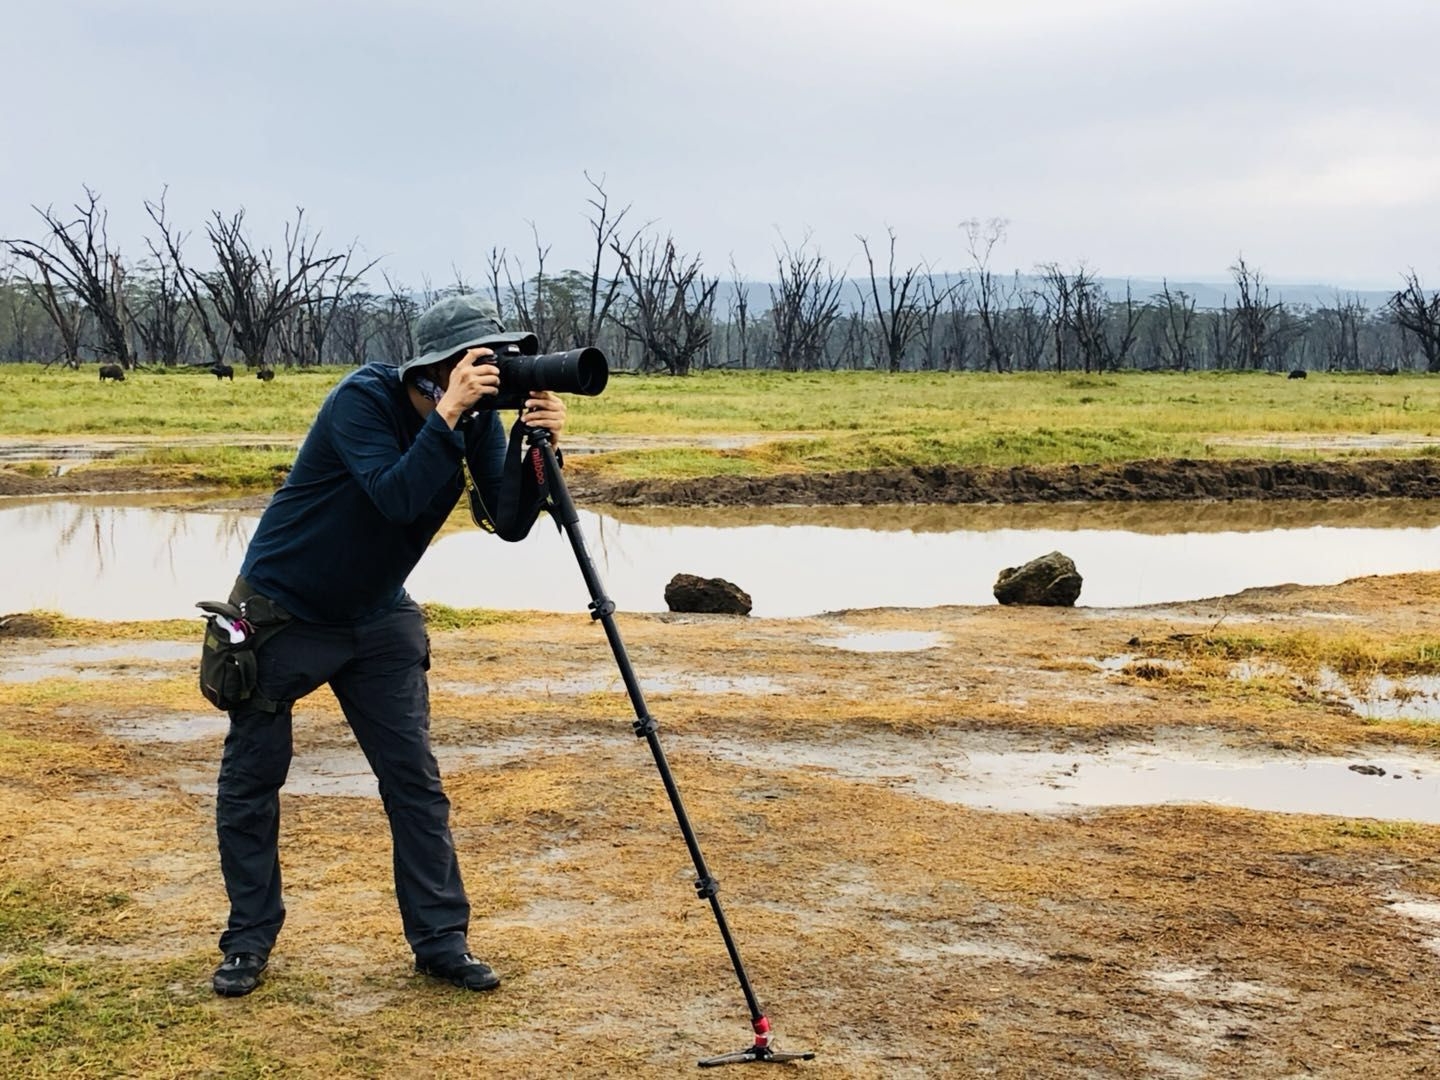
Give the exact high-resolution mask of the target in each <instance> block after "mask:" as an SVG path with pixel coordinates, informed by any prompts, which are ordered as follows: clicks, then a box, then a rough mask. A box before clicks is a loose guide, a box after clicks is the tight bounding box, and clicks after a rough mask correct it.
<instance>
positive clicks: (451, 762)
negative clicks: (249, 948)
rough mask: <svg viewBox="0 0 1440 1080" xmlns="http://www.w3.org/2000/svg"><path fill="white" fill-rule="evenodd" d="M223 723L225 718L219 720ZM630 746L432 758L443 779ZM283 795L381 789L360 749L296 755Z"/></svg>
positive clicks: (506, 746) (573, 743) (444, 752)
mask: <svg viewBox="0 0 1440 1080" xmlns="http://www.w3.org/2000/svg"><path fill="white" fill-rule="evenodd" d="M221 719H222V720H223V717H222V718H221ZM631 741H632V740H629V739H622V738H621V737H620V736H618V735H617V736H615V737H614V738H602V737H598V736H593V735H566V736H559V737H554V736H550V735H546V736H544V737H543V738H535V739H497V740H495V742H493V743H490V744H488V745H486V746H437V747H435V758H436V760H437V761H438V762H439V763H440V771H441V774H442V775H445V774H448V773H451V772H455V771H457V770H461V769H474V768H495V767H498V766H501V765H509V764H511V763H513V762H516V761H522V760H524V759H525V758H527V757H530V756H532V755H534V754H537V753H544V754H547V755H548V754H585V755H593V754H594V753H595V752H596V751H597V750H599V749H601V748H603V747H605V746H607V745H609V746H611V747H615V746H621V745H629V744H630V742H631ZM180 786H181V789H182V790H184V791H186V792H188V793H190V794H192V795H213V794H215V782H214V778H213V776H210V777H206V778H205V779H204V780H199V779H194V780H191V781H188V782H185V783H182V784H181V785H180ZM283 790H284V793H285V794H287V795H332V796H342V797H347V798H361V799H378V798H379V797H380V789H379V787H378V785H377V784H376V781H375V775H374V774H373V773H372V772H371V771H370V763H369V762H367V761H366V760H365V755H364V754H362V753H361V752H360V750H359V749H358V748H356V749H354V750H343V751H340V752H338V753H337V752H333V751H332V752H329V753H326V754H316V753H299V754H296V755H295V757H294V759H293V760H292V761H291V762H290V772H289V774H288V775H287V777H286V779H285V787H284V789H283Z"/></svg>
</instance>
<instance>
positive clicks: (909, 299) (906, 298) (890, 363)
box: [855, 228, 924, 372]
mask: <svg viewBox="0 0 1440 1080" xmlns="http://www.w3.org/2000/svg"><path fill="white" fill-rule="evenodd" d="M885 231H886V234H887V235H888V236H889V237H890V261H889V264H888V266H887V268H886V274H885V298H884V300H881V298H880V282H879V279H877V278H876V276H875V259H874V257H873V256H872V255H871V254H870V241H869V240H868V239H866V238H865V237H863V236H858V235H857V236H856V239H857V240H859V241H860V248H861V250H863V251H864V252H865V265H866V266H867V267H868V269H869V278H870V298H871V299H872V300H874V301H875V321H876V323H877V324H879V328H880V345H881V348H883V349H884V350H885V362H886V368H887V370H889V371H892V372H893V371H900V370H901V369H902V368H903V367H904V366H905V351H906V350H907V349H908V348H909V347H910V343H911V342H912V341H914V340H915V337H916V335H918V334H919V333H920V330H921V327H922V325H923V319H924V312H923V311H922V310H921V308H920V306H919V304H918V303H917V302H916V299H917V297H916V294H917V293H918V292H919V291H920V290H919V278H920V268H919V267H918V266H911V267H909V268H908V269H906V270H904V271H903V272H902V273H901V275H900V276H899V277H898V278H897V277H896V276H895V230H894V229H890V228H887V229H886V230H885ZM855 290H856V292H860V285H859V283H858V282H857V283H856V285H855ZM860 299H861V301H862V302H863V301H864V299H865V297H864V294H863V293H862V294H861V297H860Z"/></svg>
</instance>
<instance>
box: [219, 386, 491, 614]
mask: <svg viewBox="0 0 1440 1080" xmlns="http://www.w3.org/2000/svg"><path fill="white" fill-rule="evenodd" d="M462 456H463V457H465V458H467V459H468V461H469V464H470V470H471V475H473V476H474V478H475V482H476V483H477V484H478V485H479V487H480V493H481V496H482V497H483V498H484V499H485V501H486V503H487V504H488V505H494V502H495V497H496V494H497V493H498V490H499V484H500V474H501V470H502V468H503V466H504V463H505V433H504V431H503V430H502V429H501V426H500V420H499V418H498V417H497V416H496V414H495V413H494V412H483V413H481V414H479V416H478V417H477V418H476V419H475V420H473V421H471V422H470V423H468V424H466V425H463V426H462V428H461V429H460V430H455V431H452V430H451V429H450V428H449V427H448V426H447V425H446V423H445V421H444V420H443V419H441V417H440V415H439V414H438V413H431V414H430V416H428V417H426V418H425V419H423V420H422V419H421V417H420V414H419V413H418V412H416V410H415V406H414V404H413V403H412V402H411V401H410V397H409V395H408V394H407V393H406V391H405V387H404V384H403V383H402V382H401V381H400V378H399V376H398V374H397V372H396V369H395V368H394V367H391V366H389V365H386V364H368V365H366V366H365V367H362V368H359V369H358V370H356V371H354V372H352V373H351V374H349V375H347V376H346V377H345V378H344V379H342V380H341V381H340V383H339V384H337V385H336V387H335V389H333V390H332V391H331V392H330V394H329V396H328V397H326V399H325V402H324V404H322V405H321V406H320V411H319V412H318V413H317V414H316V416H315V422H314V424H313V425H312V426H311V428H310V433H309V434H308V435H307V436H306V437H305V441H304V443H303V444H302V445H301V447H300V453H299V455H298V456H297V457H296V458H295V465H294V467H293V468H292V469H291V470H290V475H289V477H288V479H286V481H285V484H284V486H283V487H281V488H280V490H279V491H277V492H276V493H275V497H274V498H273V499H272V500H271V502H270V505H269V506H268V507H266V509H265V513H264V514H263V515H261V518H260V524H259V526H258V527H257V528H256V530H255V535H254V537H252V538H251V540H250V547H249V549H248V550H247V552H246V554H245V561H244V563H243V564H242V565H241V568H240V576H241V577H243V578H244V579H245V580H246V581H248V582H249V583H250V585H251V587H252V588H254V590H255V591H256V592H257V593H260V594H261V595H262V596H266V597H269V598H270V599H271V600H274V601H275V602H276V603H278V604H280V605H281V606H282V607H284V608H286V609H287V610H288V611H289V612H290V613H291V614H292V615H294V616H295V617H297V618H299V619H304V620H305V621H307V622H326V623H333V622H349V621H353V620H357V619H363V618H365V617H366V616H369V615H373V614H376V613H377V612H381V611H387V610H389V609H390V608H393V607H394V606H395V605H396V604H398V603H399V602H400V601H401V600H402V599H403V598H404V596H405V590H404V586H405V579H406V578H407V577H408V576H409V575H410V571H411V570H413V569H414V568H415V564H416V563H418V562H419V561H420V556H421V555H423V554H424V553H425V548H426V547H427V546H428V545H429V543H430V540H431V539H432V538H433V537H434V535H435V533H436V532H438V531H439V529H440V526H441V525H442V524H444V522H445V519H446V518H447V517H448V516H449V515H450V511H451V510H453V509H454V508H455V504H456V503H457V502H458V501H459V499H460V496H461V494H462V493H463V492H464V490H465V484H464V476H463V473H462V471H461V467H460V464H461V459H462Z"/></svg>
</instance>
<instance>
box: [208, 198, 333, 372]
mask: <svg viewBox="0 0 1440 1080" xmlns="http://www.w3.org/2000/svg"><path fill="white" fill-rule="evenodd" d="M304 217H305V211H304V210H303V209H297V210H296V213H295V224H294V227H293V228H292V227H291V226H290V225H289V224H287V225H286V226H285V262H284V265H283V266H281V265H280V264H279V263H277V262H276V259H275V256H274V253H273V252H272V251H271V250H270V249H269V248H263V247H262V248H260V249H258V250H257V249H256V248H254V247H253V246H252V245H251V243H250V239H249V237H248V236H247V235H246V233H245V211H244V210H240V211H237V212H236V213H235V214H234V215H232V216H231V217H229V218H228V219H227V218H225V217H223V216H222V215H221V214H220V213H219V211H216V212H215V213H214V215H213V217H212V219H211V221H210V222H208V223H207V224H206V226H205V231H206V234H207V235H208V236H209V238H210V244H211V247H212V248H214V251H215V261H216V262H217V263H218V268H217V269H216V270H213V271H211V272H209V273H203V274H199V275H198V277H199V280H200V282H201V284H202V285H203V286H204V287H205V290H206V292H207V293H208V294H209V299H210V302H211V303H212V304H213V305H214V306H215V310H216V312H217V314H218V315H219V317H220V319H221V321H222V322H223V323H224V325H226V326H227V327H229V328H230V332H231V335H232V338H233V340H234V343H235V347H236V348H237V349H238V350H240V354H241V355H242V356H244V357H245V363H246V365H247V366H249V367H252V368H258V367H261V366H262V365H263V364H264V363H265V359H266V350H267V349H268V348H269V346H270V341H271V338H272V336H273V335H274V333H275V329H276V327H277V326H279V325H280V323H281V322H282V321H283V320H284V319H285V318H286V317H287V316H288V315H289V314H290V313H291V312H292V311H293V310H294V309H295V308H296V307H299V306H300V305H302V304H304V303H305V302H306V291H305V290H306V288H307V283H308V282H313V281H316V280H320V279H323V277H324V275H325V274H326V273H328V272H329V270H330V269H331V268H333V267H334V265H335V264H336V263H338V262H339V261H340V260H341V258H342V256H340V255H325V256H320V255H317V254H316V253H315V247H316V244H317V243H318V242H319V241H318V238H311V237H310V236H309V235H308V234H307V233H306V232H305V228H304Z"/></svg>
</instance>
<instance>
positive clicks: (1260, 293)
mask: <svg viewBox="0 0 1440 1080" xmlns="http://www.w3.org/2000/svg"><path fill="white" fill-rule="evenodd" d="M1230 273H1231V274H1232V275H1233V277H1234V281H1235V289H1236V291H1237V292H1238V293H1239V296H1238V298H1237V299H1236V301H1235V312H1234V319H1235V335H1236V340H1237V344H1238V346H1239V349H1240V362H1241V366H1243V367H1246V368H1250V369H1252V370H1255V371H1259V370H1261V369H1263V368H1265V367H1267V366H1268V365H1269V364H1270V363H1271V362H1272V361H1273V360H1274V359H1276V357H1275V356H1274V355H1273V354H1274V353H1275V351H1276V350H1275V345H1276V342H1275V341H1273V340H1272V335H1273V334H1274V332H1275V330H1276V329H1277V326H1276V316H1277V315H1278V314H1279V312H1280V307H1281V305H1280V304H1279V302H1276V303H1271V302H1270V289H1269V287H1268V286H1267V285H1266V284H1265V277H1264V275H1263V274H1261V273H1260V271H1259V270H1252V269H1251V268H1250V267H1248V266H1246V265H1245V259H1244V257H1243V256H1241V257H1239V258H1237V259H1236V260H1235V265H1234V266H1232V267H1230Z"/></svg>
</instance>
